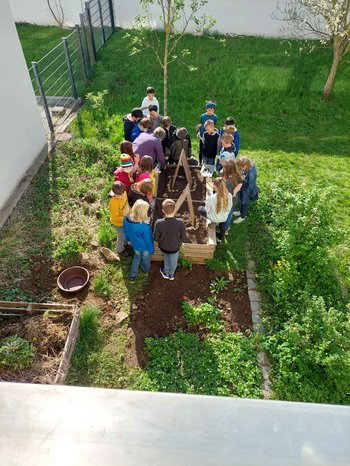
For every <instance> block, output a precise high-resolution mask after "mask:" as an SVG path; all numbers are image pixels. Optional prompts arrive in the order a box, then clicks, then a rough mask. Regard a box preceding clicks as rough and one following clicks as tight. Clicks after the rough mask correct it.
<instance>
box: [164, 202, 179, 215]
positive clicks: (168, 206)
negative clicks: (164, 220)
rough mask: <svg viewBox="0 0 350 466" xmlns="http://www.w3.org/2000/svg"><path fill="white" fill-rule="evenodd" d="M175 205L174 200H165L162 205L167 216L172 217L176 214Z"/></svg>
mask: <svg viewBox="0 0 350 466" xmlns="http://www.w3.org/2000/svg"><path fill="white" fill-rule="evenodd" d="M175 205H176V204H175V201H173V200H172V199H165V201H163V203H162V210H163V212H164V213H165V214H166V215H171V214H173V213H174V212H175Z"/></svg>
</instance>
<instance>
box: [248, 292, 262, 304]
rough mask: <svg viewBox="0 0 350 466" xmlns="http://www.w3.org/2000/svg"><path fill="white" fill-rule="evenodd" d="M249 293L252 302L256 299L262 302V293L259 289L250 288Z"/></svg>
mask: <svg viewBox="0 0 350 466" xmlns="http://www.w3.org/2000/svg"><path fill="white" fill-rule="evenodd" d="M248 295H249V299H250V301H251V302H252V301H253V302H254V301H255V302H259V303H260V302H261V295H260V293H259V291H257V290H249V291H248Z"/></svg>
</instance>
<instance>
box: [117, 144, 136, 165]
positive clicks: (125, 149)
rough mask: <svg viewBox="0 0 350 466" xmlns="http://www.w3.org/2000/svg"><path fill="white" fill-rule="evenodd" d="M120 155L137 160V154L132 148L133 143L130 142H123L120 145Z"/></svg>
mask: <svg viewBox="0 0 350 466" xmlns="http://www.w3.org/2000/svg"><path fill="white" fill-rule="evenodd" d="M120 153H121V154H128V155H130V157H131V158H132V160H133V161H134V160H135V154H134V151H133V148H132V142H130V141H122V142H121V143H120Z"/></svg>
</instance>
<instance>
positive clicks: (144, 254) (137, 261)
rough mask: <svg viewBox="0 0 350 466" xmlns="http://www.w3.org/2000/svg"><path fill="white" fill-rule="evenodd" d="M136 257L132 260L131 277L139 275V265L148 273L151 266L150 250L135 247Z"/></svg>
mask: <svg viewBox="0 0 350 466" xmlns="http://www.w3.org/2000/svg"><path fill="white" fill-rule="evenodd" d="M134 253H135V255H134V258H133V260H132V264H131V269H130V277H131V278H135V277H137V272H138V271H139V266H140V267H141V270H142V271H143V272H146V273H148V272H149V271H150V268H151V256H150V253H149V251H138V250H137V249H134Z"/></svg>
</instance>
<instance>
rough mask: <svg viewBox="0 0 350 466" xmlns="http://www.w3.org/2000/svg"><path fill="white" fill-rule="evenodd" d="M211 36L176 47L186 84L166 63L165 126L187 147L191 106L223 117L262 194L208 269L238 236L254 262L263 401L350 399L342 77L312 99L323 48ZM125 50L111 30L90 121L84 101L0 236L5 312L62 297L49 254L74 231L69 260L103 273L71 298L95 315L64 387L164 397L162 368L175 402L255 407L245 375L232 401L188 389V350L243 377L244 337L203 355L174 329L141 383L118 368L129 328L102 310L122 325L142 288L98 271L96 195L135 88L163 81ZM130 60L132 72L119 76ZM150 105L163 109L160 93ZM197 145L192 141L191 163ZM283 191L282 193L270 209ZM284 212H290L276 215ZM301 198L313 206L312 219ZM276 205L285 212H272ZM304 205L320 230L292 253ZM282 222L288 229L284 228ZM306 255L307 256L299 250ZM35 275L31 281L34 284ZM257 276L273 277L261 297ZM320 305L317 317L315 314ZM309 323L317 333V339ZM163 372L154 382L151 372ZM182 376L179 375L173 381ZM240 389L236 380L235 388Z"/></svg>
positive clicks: (58, 260) (122, 269)
mask: <svg viewBox="0 0 350 466" xmlns="http://www.w3.org/2000/svg"><path fill="white" fill-rule="evenodd" d="M160 38H161V39H162V36H160ZM221 39H222V38H220V37H219V36H218V37H215V36H214V37H213V38H209V37H192V36H185V37H184V39H183V41H184V43H183V46H184V47H186V43H187V44H188V46H189V48H191V50H193V51H194V52H193V54H192V57H191V59H192V61H193V67H194V68H196V67H197V68H198V71H194V72H193V73H191V74H190V75H189V78H188V79H186V80H185V79H184V75H185V73H186V76H188V72H187V70H186V69H184V68H182V67H181V66H176V67H175V68H174V70H172V79H173V81H172V83H171V88H170V90H169V111H170V115H171V117H172V119H173V121H174V123H175V124H180V125H184V126H186V127H188V129H189V131H190V133H191V136H194V126H195V124H196V123H197V121H198V118H199V115H200V113H201V112H202V111H203V106H204V101H205V100H206V99H208V98H214V99H216V100H217V101H218V110H217V113H218V115H219V122H220V123H221V124H222V123H223V120H224V117H226V116H228V115H231V114H233V116H234V117H235V119H236V120H237V122H238V124H239V129H240V133H241V138H242V149H241V153H242V154H244V155H248V156H251V157H252V158H253V160H255V161H256V163H257V166H258V172H259V186H260V187H261V188H262V195H261V199H260V200H259V202H258V203H257V205H256V206H255V207H254V208H253V209H252V215H251V216H250V219H249V221H246V222H244V223H243V224H241V225H239V226H232V227H231V230H230V234H229V235H228V236H227V237H226V239H225V243H224V245H223V246H221V247H220V248H219V249H218V251H217V253H216V254H215V257H214V259H212V260H211V261H208V269H210V270H215V271H221V270H228V269H231V268H235V269H240V268H244V267H245V265H246V254H245V248H246V239H247V238H250V245H249V248H250V249H251V253H252V255H253V257H254V258H255V259H256V260H257V266H258V272H259V281H260V286H261V289H262V291H264V296H265V300H266V305H265V307H266V316H265V319H266V322H265V325H266V327H267V329H268V332H269V337H268V338H266V340H265V342H264V346H265V348H266V350H267V351H268V353H269V355H270V356H271V358H272V362H273V373H272V375H273V381H274V389H275V396H276V398H282V399H295V400H305V401H322V402H324V401H326V402H329V401H331V402H337V403H338V402H339V403H344V402H348V398H347V396H348V395H347V393H346V390H345V388H344V387H345V382H346V381H347V379H346V377H344V384H343V383H342V382H341V379H342V375H341V374H343V372H342V370H343V371H344V370H345V369H346V367H347V366H346V364H345V363H346V357H347V354H348V348H347V346H346V342H345V341H344V335H345V334H346V328H347V325H348V324H347V314H346V310H345V302H346V300H347V297H346V293H347V292H348V290H349V286H350V282H349V277H350V273H349V257H350V253H349V237H348V235H347V234H346V232H347V231H348V228H349V226H350V220H349V217H348V216H346V215H345V213H346V210H347V209H348V208H349V202H350V199H349V183H348V173H349V171H350V159H349V157H348V155H349V154H348V147H349V146H350V144H349V142H350V131H349V121H350V118H349V117H350V105H349V103H350V89H349V82H350V80H349V79H348V78H349V70H346V69H340V70H339V75H338V78H337V81H336V84H335V87H334V92H333V94H332V95H331V96H330V98H329V99H328V100H327V101H325V100H323V99H322V97H321V96H320V94H321V90H322V84H323V82H324V80H325V78H326V75H327V67H328V62H329V55H328V54H329V52H327V51H326V50H319V51H317V53H316V54H314V55H303V54H300V53H299V44H298V43H297V42H292V43H291V46H290V47H289V51H288V54H285V48H286V47H285V44H283V43H281V42H280V41H278V40H272V39H261V38H250V37H237V38H226V40H225V41H224V42H222V41H221ZM128 45H129V43H128V40H127V38H125V31H121V30H119V31H117V32H116V34H114V36H113V38H112V39H111V40H110V41H109V42H108V43H107V44H106V46H105V47H104V48H103V49H102V50H101V52H100V54H99V60H98V62H97V64H96V67H95V69H94V75H93V77H92V81H91V84H90V86H89V89H88V91H89V92H92V93H93V94H94V95H97V93H98V92H102V91H103V90H104V89H106V90H108V94H105V96H104V102H105V104H104V107H103V112H104V115H103V117H101V118H100V117H99V116H98V118H96V112H99V110H100V109H99V108H97V109H96V108H93V106H92V101H91V99H90V101H89V102H88V103H87V105H86V107H85V108H84V110H83V112H82V113H81V114H80V115H79V116H78V118H77V120H76V121H75V122H74V124H73V126H72V128H71V129H72V133H73V136H74V139H73V142H71V143H68V144H66V145H65V146H61V147H60V148H59V150H58V152H57V153H56V154H55V155H54V156H53V157H51V158H50V159H49V161H48V162H47V163H45V164H44V165H43V167H42V169H41V170H40V172H39V174H38V175H37V177H36V178H35V180H34V182H33V183H32V187H31V189H30V191H29V192H28V193H26V195H25V197H24V198H23V199H22V201H21V205H20V206H19V208H18V209H17V210H16V211H15V212H14V214H13V216H12V218H11V220H10V222H9V223H8V225H7V226H6V228H5V229H4V230H3V231H2V232H1V233H0V239H1V246H0V258H1V264H2V270H1V273H0V296H1V297H2V298H11V299H13V300H16V299H19V298H20V299H28V300H38V299H45V298H48V297H49V298H52V299H65V298H64V297H62V296H59V295H57V293H56V292H55V291H54V290H55V288H54V281H55V277H56V273H57V271H58V270H59V269H60V268H61V267H63V266H64V265H65V264H66V263H69V260H70V259H69V258H65V257H57V255H55V253H56V252H57V250H61V251H62V250H63V251H66V249H67V247H66V246H65V247H62V244H63V246H64V245H65V243H64V241H65V238H66V237H67V236H69V235H72V237H73V238H75V240H76V243H74V244H75V245H76V244H78V245H81V246H82V248H83V251H80V253H79V254H80V255H79V257H80V260H81V261H82V263H84V261H85V263H86V264H88V265H89V267H90V268H91V272H92V281H93V283H95V282H94V280H95V279H96V277H99V276H100V274H101V273H102V277H103V280H102V285H104V284H105V282H106V281H107V283H108V284H109V285H110V286H111V287H112V290H107V295H108V296H105V297H102V298H100V297H97V296H96V295H95V294H94V293H93V291H92V289H90V290H88V292H87V294H86V295H85V296H80V297H78V298H77V299H80V300H82V301H83V302H85V303H87V304H93V305H94V306H96V305H98V306H100V307H101V313H100V314H99V315H98V316H97V317H96V322H97V324H98V330H97V335H98V338H97V339H96V342H95V343H93V344H92V342H91V339H90V340H89V344H87V345H85V346H84V345H82V349H81V350H80V355H81V357H80V358H79V359H80V362H81V364H80V363H79V361H78V360H75V362H74V364H73V368H72V376H71V377H72V378H71V383H76V384H86V385H94V386H109V387H114V388H124V387H129V388H143V389H145V388H149V389H162V390H166V389H167V387H170V386H169V383H168V382H169V380H168V379H166V371H167V370H168V369H169V370H171V373H172V374H173V377H174V378H175V379H174V380H176V381H177V382H176V386H177V388H178V390H179V391H181V390H184V389H186V390H188V391H189V392H191V393H197V392H198V393H205V392H206V391H207V392H208V393H209V392H210V393H212V394H218V393H221V394H222V393H227V394H228V393H230V394H235V393H236V394H243V393H244V394H245V395H244V396H248V395H249V396H259V395H258V394H257V388H256V387H257V386H258V377H257V376H256V377H255V376H252V380H253V381H254V382H252V384H251V386H250V388H247V385H245V387H243V388H242V389H239V390H238V388H237V385H236V386H235V388H234V390H233V389H232V387H229V386H228V385H227V381H228V378H226V375H220V380H221V381H220V383H219V384H217V383H216V382H215V381H214V378H212V375H210V374H209V373H208V378H207V379H200V380H198V381H193V380H191V379H190V378H189V377H188V374H189V372H190V371H191V365H190V363H191V361H190V359H191V348H192V350H193V352H192V355H193V354H196V355H198V354H202V352H203V359H200V361H202V362H201V364H202V363H203V364H205V361H206V364H208V362H209V363H210V364H211V363H212V364H214V363H215V364H214V374H215V371H216V370H217V371H218V372H217V373H216V374H218V373H221V372H220V371H221V369H222V368H223V367H227V368H228V372H229V373H230V372H231V374H232V380H233V379H235V380H236V382H237V380H240V378H241V377H243V376H242V374H243V372H244V373H245V374H247V372H246V371H245V369H244V367H245V368H246V369H247V368H248V369H249V370H250V369H251V366H250V365H249V364H251V363H252V358H253V359H254V356H253V355H254V354H255V353H254V351H255V350H253V347H254V344H255V343H254V341H253V340H252V339H250V338H249V337H246V336H243V337H236V336H235V335H233V336H231V334H230V333H228V334H227V335H228V336H227V339H226V336H225V338H224V340H225V341H224V342H223V343H222V346H223V347H222V348H221V349H220V344H219V343H221V342H219V341H218V338H217V336H216V335H215V333H214V334H211V335H210V336H208V340H206V343H205V344H204V343H203V342H202V341H201V340H198V338H196V335H195V334H191V333H189V334H188V335H187V332H182V333H176V332H175V333H174V332H173V334H172V335H168V336H165V337H164V338H161V339H154V338H152V339H151V340H147V347H148V350H149V353H150V355H153V356H151V359H150V361H149V366H148V371H145V370H143V369H140V368H139V367H137V366H135V365H133V364H129V363H130V361H128V359H127V354H128V350H129V343H130V339H129V336H128V325H127V320H126V321H124V322H125V323H124V322H123V323H122V325H116V319H115V309H117V310H124V311H126V312H127V313H129V312H130V308H131V303H132V302H133V301H134V299H135V298H136V296H137V294H138V291H139V290H140V289H141V288H142V287H143V285H144V283H145V281H146V279H145V277H144V276H142V275H141V277H140V279H139V280H138V281H137V283H135V284H129V283H128V282H127V281H126V280H125V278H126V277H127V276H128V267H129V261H128V260H126V261H125V262H124V261H123V262H122V263H115V264H109V265H106V264H105V263H104V262H103V261H102V260H101V257H100V255H99V253H98V250H97V247H96V244H98V232H99V231H100V232H101V235H100V242H101V243H102V242H104V241H107V242H108V241H112V240H111V239H110V238H109V236H108V233H105V231H104V228H105V226H106V225H107V223H106V218H107V213H106V208H107V194H108V191H109V189H110V183H111V181H112V171H113V169H114V167H115V164H116V162H117V157H118V156H117V155H116V149H117V147H118V143H119V142H120V141H121V139H122V123H121V120H122V116H123V115H124V114H126V113H127V112H128V111H130V109H131V108H133V107H135V106H137V105H139V104H140V103H141V100H142V98H143V96H144V92H145V88H146V86H147V85H149V84H152V85H154V86H155V87H156V89H158V90H159V89H161V88H162V76H161V73H160V72H159V73H158V72H157V71H155V70H154V69H153V68H152V67H150V66H149V63H151V62H152V56H151V54H149V53H148V52H147V51H144V53H142V54H141V55H140V54H139V55H137V56H134V57H130V55H129V52H130V50H129V49H128ZM204 52H205V53H204ZM130 60H134V62H135V66H134V67H133V72H134V74H133V76H132V79H131V78H130V73H129V69H130ZM158 98H159V100H160V101H161V103H162V96H161V94H160V95H159V93H158ZM179 102H180V103H179ZM194 103H195V104H194ZM82 138H83V139H82ZM197 146H198V143H197V141H196V140H195V139H194V147H195V149H194V151H196V147H197ZM273 182H274V185H273V186H275V187H272V183H273ZM285 183H287V185H286V184H285ZM329 186H331V187H332V188H333V191H332V193H331V194H328V197H329V196H331V197H332V198H333V199H334V204H333V205H332V207H331V209H329V208H328V207H327V203H326V202H325V200H326V199H323V198H322V196H321V197H320V195H321V194H322V192H323V191H324V190H325V188H328V187H329ZM310 188H315V189H311V195H310V196H311V197H307V198H306V199H305V200H304V201H302V199H301V197H302V195H303V194H305V193H307V192H308V191H309V190H310ZM283 190H285V191H286V193H287V194H288V193H292V194H293V195H290V196H289V197H288V196H287V194H286V197H283ZM315 190H316V191H315ZM296 201H297V202H296ZM321 201H322V202H321ZM295 202H296V204H297V205H296V206H295V210H289V209H287V207H288V206H289V205H291V206H294V203H295ZM308 202H309V203H310V205H311V202H314V203H315V204H316V205H317V206H318V207H317V208H318V210H317V212H316V214H315V216H313V213H312V209H310V208H309V207H310V205H308ZM320 204H323V205H324V206H325V209H322V205H320ZM281 206H283V208H285V207H286V208H285V209H284V210H285V212H284V211H283V210H282V209H281ZM305 208H307V209H309V210H308V215H309V217H306V222H307V221H308V219H310V218H312V222H314V221H315V222H316V219H318V220H317V222H316V223H315V229H314V230H312V231H314V232H315V233H317V235H318V228H317V226H320V233H321V234H323V235H324V236H322V237H320V236H319V235H318V236H316V238H318V239H319V240H320V239H321V240H322V241H321V244H320V248H321V249H317V246H318V244H316V246H315V242H312V236H311V237H308V240H309V242H308V243H307V244H306V245H305V250H304V248H303V247H300V245H301V246H302V245H303V244H304V239H305V238H304V235H305V231H306V232H307V231H308V229H307V228H306V227H307V223H306V224H305V222H304V219H303V213H304V209H305ZM298 209H299V210H298ZM287 214H288V215H289V216H288V215H287ZM296 215H297V216H298V218H300V221H299V220H298V224H297V225H296V226H295V225H294V222H293V219H294V216H296ZM299 224H300V225H299ZM313 225H314V224H313ZM299 226H300V228H301V227H303V229H302V228H301V229H299ZM106 228H107V227H106ZM339 228H340V229H341V230H342V232H343V233H342V234H340V235H339V234H337V232H335V233H336V234H334V235H333V232H332V230H333V229H339ZM328 233H332V234H331V235H330V239H332V241H328V239H327V236H328ZM272 234H273V235H272ZM271 235H272V237H271ZM298 238H299V239H298ZM300 240H302V241H300ZM73 249H74V248H73ZM312 249H315V250H316V253H317V254H312ZM68 250H70V247H69V248H68ZM310 251H311V252H310ZM77 252H78V251H77ZM287 253H288V254H287ZM309 260H310V265H307V261H309ZM278 261H280V262H278ZM276 264H277V265H278V266H276ZM41 270H45V276H44V275H43V274H42V273H40V271H41ZM194 270H195V266H193V268H192V271H190V270H187V271H188V272H189V274H193V273H194ZM33 272H34V274H33ZM220 273H221V272H220ZM264 273H269V274H270V275H266V276H265V275H264ZM279 274H280V275H279ZM106 277H108V279H107V280H105V278H106ZM318 277H320V286H318V280H317V279H316V278H318ZM268 279H271V280H272V282H271V285H269V280H268ZM339 282H340V284H341V286H339ZM97 283H98V282H97ZM321 284H322V289H321ZM219 286H221V285H219ZM275 286H276V288H275ZM216 287H217V285H216ZM97 288H98V289H100V290H101V288H102V292H101V293H102V294H103V293H104V292H105V291H106V288H105V287H104V286H101V284H100V285H99V286H98V287H97ZM235 288H236V289H237V290H240V289H242V284H241V283H237V284H236V285H235ZM301 291H305V293H302V292H301ZM237 292H239V291H237ZM313 296H316V297H315V298H314V297H313ZM276 299H278V300H279V301H277V302H276ZM215 304H216V302H215V300H213V301H210V302H209V305H210V306H212V307H213V308H214V309H215V308H216V307H215ZM332 308H334V309H337V311H334V310H332ZM318 309H319V313H320V314H321V318H320V319H317V318H316V315H317V310H318ZM320 322H322V326H321V330H320V331H318V332H316V329H317V328H318V329H319V327H317V325H319V323H320ZM94 325H95V324H94ZM183 333H185V334H186V335H185V336H183ZM314 334H315V335H314ZM174 335H175V336H174ZM313 335H314V336H313ZM226 340H227V341H226ZM231 340H232V341H231ZM332 341H335V342H337V343H338V345H335V344H332V343H331V342H332ZM181 343H183V344H184V352H183V353H181V354H180V355H179V357H178V358H177V357H176V355H175V354H174V350H177V348H178V347H179V344H181ZM185 343H186V345H185ZM218 348H219V349H218ZM187 350H188V352H187ZM284 350H285V352H284ZM235 352H237V353H238V354H241V355H242V358H238V360H239V361H240V362H239V365H242V371H243V372H242V373H241V375H237V374H238V372H237V370H238V369H237V367H236V368H232V366H230V364H228V362H225V364H224V365H222V363H221V362H220V359H221V361H223V360H225V356H224V355H228V356H227V358H231V356H232V354H233V353H235ZM219 353H220V355H221V356H220V357H219V356H217V355H218V354H219ZM245 354H247V355H248V356H249V357H248V360H249V364H248V362H247V364H245V363H244V360H245V359H244V358H245ZM162 355H164V357H162ZM198 360H199V359H198ZM184 363H185V366H184ZM162 364H164V366H163V369H165V370H164V371H163V370H161V369H160V368H161V367H162ZM182 367H185V369H186V370H185V373H183V374H181V368H182ZM201 367H203V366H201ZM341 367H343V369H342V370H340V369H339V368H341ZM167 368H168V369H167ZM157 371H160V372H159V374H160V377H159V378H156V374H157ZM253 372H254V371H253ZM203 373H204V372H203V371H201V374H202V375H203ZM152 374H153V375H152ZM339 374H340V375H339ZM221 377H222V378H221ZM228 377H230V376H228ZM215 378H216V377H215ZM243 378H244V377H243ZM249 380H250V379H249V378H246V379H245V381H246V383H247V384H248V385H249ZM317 384H318V385H317ZM183 387H185V388H183ZM332 390H333V395H332Z"/></svg>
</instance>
